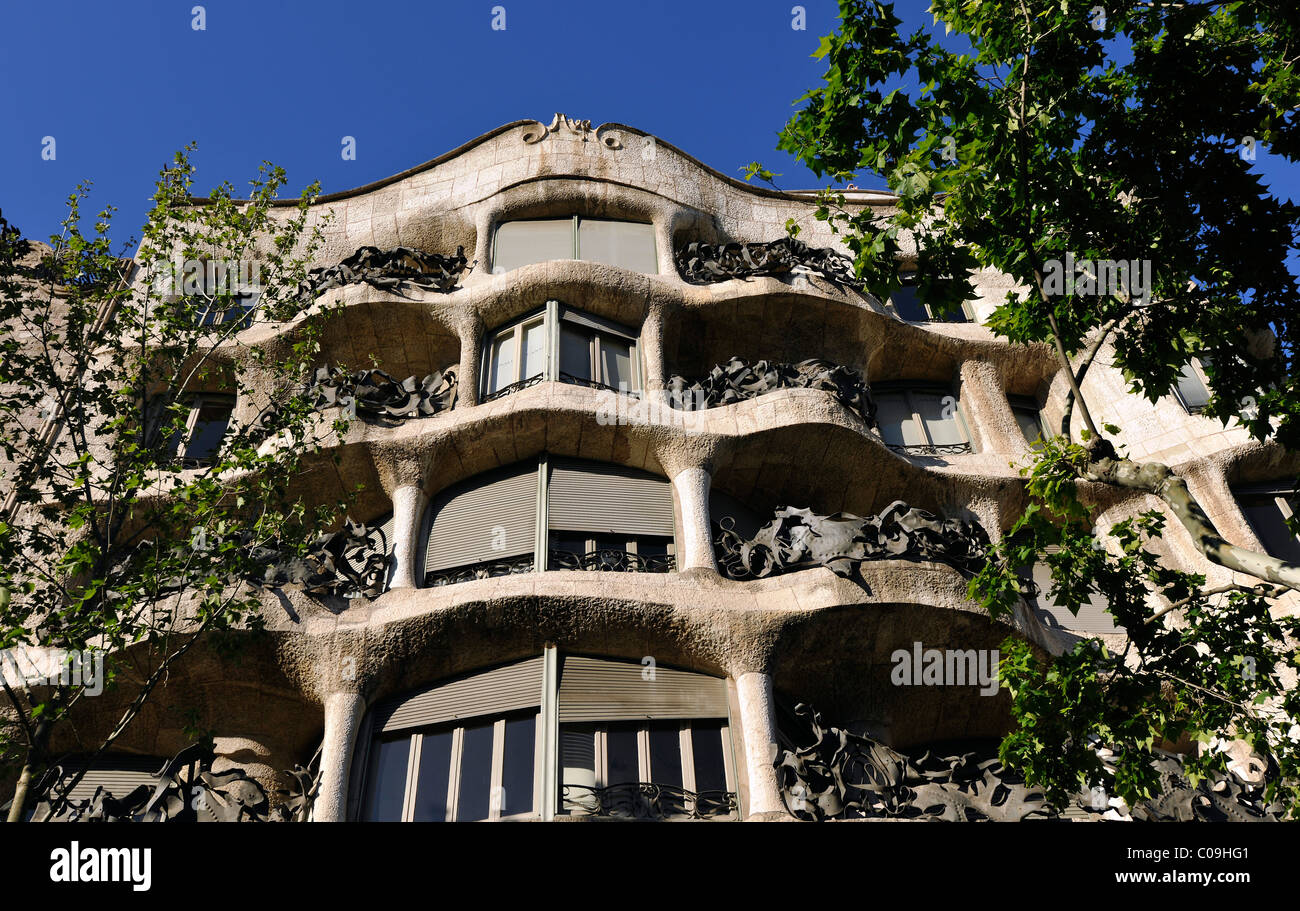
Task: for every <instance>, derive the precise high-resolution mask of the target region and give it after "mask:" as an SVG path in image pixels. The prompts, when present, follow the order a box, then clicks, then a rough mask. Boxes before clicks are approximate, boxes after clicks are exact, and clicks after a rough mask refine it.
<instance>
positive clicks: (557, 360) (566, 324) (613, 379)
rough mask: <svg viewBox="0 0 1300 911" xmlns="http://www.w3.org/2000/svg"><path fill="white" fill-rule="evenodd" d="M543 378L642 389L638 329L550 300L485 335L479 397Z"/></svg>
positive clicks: (496, 394)
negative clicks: (634, 329)
mask: <svg viewBox="0 0 1300 911" xmlns="http://www.w3.org/2000/svg"><path fill="white" fill-rule="evenodd" d="M542 380H559V381H561V382H565V383H576V384H578V385H582V386H594V387H600V388H607V389H614V390H618V391H624V392H632V393H635V392H637V391H638V390H639V389H640V388H641V368H640V356H639V354H638V352H637V338H636V333H635V332H634V331H633V330H632V329H629V328H628V327H626V326H622V325H619V324H618V323H615V322H611V321H610V320H605V319H601V318H600V317H598V316H593V315H592V314H590V313H583V312H582V311H580V310H575V309H573V308H572V307H566V306H565V305H563V304H561V303H559V302H558V301H548V302H547V305H546V307H545V309H543V310H541V311H539V312H537V313H533V314H530V315H529V316H527V317H525V318H524V319H522V320H519V321H518V322H515V323H511V324H509V325H507V326H505V327H504V328H502V329H498V330H497V331H496V332H494V333H493V334H492V336H491V337H490V338H489V339H488V344H487V353H486V357H485V358H484V364H483V401H485V402H489V401H492V400H493V399H496V398H500V397H501V396H503V395H507V394H509V393H511V392H514V391H516V390H518V389H522V388H524V387H527V386H531V385H533V384H534V383H538V382H541V381H542Z"/></svg>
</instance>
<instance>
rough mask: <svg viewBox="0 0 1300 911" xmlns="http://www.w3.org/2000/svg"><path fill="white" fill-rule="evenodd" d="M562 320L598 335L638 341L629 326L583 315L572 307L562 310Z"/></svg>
mask: <svg viewBox="0 0 1300 911" xmlns="http://www.w3.org/2000/svg"><path fill="white" fill-rule="evenodd" d="M560 319H561V320H563V321H564V322H566V323H572V324H573V325H575V326H582V327H583V328H586V329H591V330H592V331H594V332H596V333H597V334H601V333H603V334H605V335H616V336H619V337H620V338H625V339H628V340H629V341H633V342H635V341H636V331H635V330H633V329H629V328H628V327H627V326H624V325H621V324H619V323H616V322H614V321H613V320H607V319H603V318H601V317H599V316H595V315H593V314H591V313H583V312H582V311H581V310H574V309H573V308H572V307H564V306H561V308H560Z"/></svg>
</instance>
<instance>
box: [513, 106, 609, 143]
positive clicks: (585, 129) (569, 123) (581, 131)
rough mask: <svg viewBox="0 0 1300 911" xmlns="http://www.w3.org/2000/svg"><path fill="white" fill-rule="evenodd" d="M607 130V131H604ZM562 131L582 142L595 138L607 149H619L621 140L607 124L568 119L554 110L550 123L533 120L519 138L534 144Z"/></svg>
mask: <svg viewBox="0 0 1300 911" xmlns="http://www.w3.org/2000/svg"><path fill="white" fill-rule="evenodd" d="M607 130H609V132H606V131H607ZM559 132H564V133H567V134H568V135H569V136H571V137H577V138H578V139H581V140H582V141H583V142H588V141H591V140H595V141H596V142H599V143H600V144H601V145H603V146H604V147H605V148H607V149H621V148H623V142H622V140H621V139H620V138H619V136H618V134H617V133H615V132H613V131H612V130H610V127H609V124H603V125H602V126H599V127H592V125H591V121H590V120H570V119H569V118H568V117H567V116H566V115H564V114H561V113H559V112H556V114H555V116H554V117H552V118H551V122H550V123H542V122H541V121H540V120H534V121H533V122H532V123H530V124H528V125H527V126H525V127H524V128H523V132H522V133H521V134H520V138H521V139H523V141H524V143H525V145H535V144H537V143H539V142H541V141H542V140H544V139H545V138H546V137H547V136H550V135H551V134H552V133H559Z"/></svg>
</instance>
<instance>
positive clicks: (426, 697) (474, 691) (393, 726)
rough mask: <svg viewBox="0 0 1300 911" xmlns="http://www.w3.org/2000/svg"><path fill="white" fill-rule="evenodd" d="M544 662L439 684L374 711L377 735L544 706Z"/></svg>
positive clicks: (518, 664) (520, 663)
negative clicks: (378, 732)
mask: <svg viewBox="0 0 1300 911" xmlns="http://www.w3.org/2000/svg"><path fill="white" fill-rule="evenodd" d="M542 681H543V678H542V658H541V656H540V655H539V656H537V657H536V658H526V659H525V660H523V661H516V662H515V663H514V664H507V665H505V666H504V667H499V668H496V669H495V670H491V671H487V672H485V673H483V672H481V673H475V674H473V675H472V676H468V677H461V678H459V679H456V680H450V681H446V682H443V683H438V684H435V685H433V686H432V687H429V688H427V689H425V690H423V691H421V692H419V693H416V694H415V695H409V694H407V695H403V696H400V697H398V698H396V699H390V700H388V701H386V702H382V703H380V704H379V705H378V706H377V707H376V708H375V713H374V719H375V720H374V729H375V730H376V731H401V730H407V729H410V728H421V727H426V726H428V725H431V724H439V723H441V722H444V721H456V720H458V719H461V718H475V717H477V716H479V715H497V714H501V713H502V712H511V711H514V710H516V709H527V708H533V707H534V706H540V705H541V704H542V686H543V682H542Z"/></svg>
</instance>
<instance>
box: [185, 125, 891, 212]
mask: <svg viewBox="0 0 1300 911" xmlns="http://www.w3.org/2000/svg"><path fill="white" fill-rule="evenodd" d="M556 116H557V117H561V116H563V115H559V114H557V115H556ZM539 123H541V121H538V120H513V121H511V122H510V123H507V124H503V125H502V126H499V127H497V128H496V129H494V130H489V131H488V132H486V133H483V134H481V135H479V136H476V137H475V138H473V139H471V140H469V141H468V142H464V143H461V144H460V145H458V146H457V147H456V148H454V149H452V150H451V151H449V152H444V153H443V154H441V155H439V156H438V157H436V158H430V159H429V160H428V161H426V162H423V163H422V164H418V165H415V166H414V167H411V168H407V169H406V170H405V171H399V172H398V173H396V174H393V175H391V176H389V177H381V178H380V179H379V180H373V181H371V182H370V183H367V184H363V185H361V186H359V187H354V188H352V189H350V190H338V191H336V192H334V193H326V194H324V195H322V196H318V197H317V198H316V200H315V202H314V203H313V205H321V204H326V203H332V202H339V201H341V200H344V199H350V198H352V197H354V196H361V195H363V194H366V193H371V192H373V191H375V190H381V189H383V188H384V187H387V186H391V185H392V184H395V183H398V182H399V181H402V180H405V179H406V178H408V177H414V176H415V175H417V174H420V173H422V172H424V171H427V170H429V169H430V168H435V167H437V166H438V165H440V164H444V163H446V162H448V161H451V160H452V159H453V158H456V157H457V156H459V155H463V154H464V153H466V152H468V151H469V150H470V149H473V148H474V147H475V146H478V145H481V144H482V143H485V142H487V141H488V140H490V139H494V138H495V137H497V136H500V135H501V134H502V133H504V132H506V131H508V130H513V129H515V128H517V127H526V126H533V125H536V124H539ZM605 130H620V131H623V132H627V133H632V134H635V135H637V136H650V137H652V138H653V139H654V141H655V143H656V144H658V145H661V146H663V147H665V148H667V149H670V150H671V151H673V152H675V153H677V154H678V155H680V156H682V158H685V159H686V160H687V161H689V162H690V163H691V164H693V165H695V166H696V167H698V168H699V169H700V170H702V171H705V172H707V173H708V174H710V175H712V176H713V177H715V178H717V179H719V180H721V181H723V182H724V183H728V184H730V185H731V186H733V187H736V188H737V189H740V190H744V191H745V192H747V193H752V194H753V195H755V196H761V197H765V198H768V199H786V200H792V201H797V202H806V201H807V200H808V199H809V197H811V196H813V195H815V194H817V193H818V192H820V191H819V190H769V189H767V188H765V187H756V186H754V185H753V184H751V183H747V182H746V181H743V180H739V179H738V178H735V177H731V176H730V175H727V174H723V173H722V172H721V171H719V170H718V169H717V168H714V167H711V166H709V165H707V164H705V163H704V162H702V161H700V160H699V159H698V158H696V157H695V156H694V155H691V154H690V153H688V152H684V151H682V150H681V149H679V148H678V147H677V146H675V145H673V144H672V143H670V142H668V141H667V140H665V139H661V138H660V137H658V136H653V134H651V133H647V132H646V131H645V130H641V129H637V128H636V127H633V126H628V125H627V124H625V123H605V124H601V125H600V126H599V127H595V128H593V129H592V132H593V133H602V132H604V131H605ZM841 192H843V193H844V194H845V196H846V197H848V198H849V201H850V202H861V203H863V204H867V203H871V202H878V203H888V202H892V201H894V200H896V199H897V198H898V197H897V196H895V195H894V194H892V193H889V192H888V191H884V190H856V189H854V190H843V191H841ZM854 197H861V198H854ZM210 201H211V197H207V196H191V197H190V202H192V203H194V204H195V205H203V204H205V203H208V202H210ZM247 201H248V200H246V199H237V200H235V202H247ZM299 201H300V200H298V199H277V200H273V201H272V203H271V205H274V206H296V205H298V203H299Z"/></svg>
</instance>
